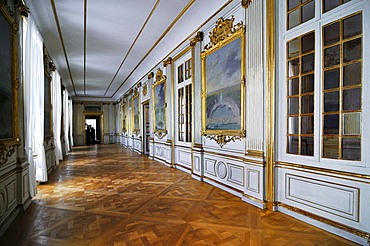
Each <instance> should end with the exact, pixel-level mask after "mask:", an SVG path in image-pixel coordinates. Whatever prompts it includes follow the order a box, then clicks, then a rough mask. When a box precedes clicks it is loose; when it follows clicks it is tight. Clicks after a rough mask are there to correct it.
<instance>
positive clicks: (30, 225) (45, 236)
mask: <svg viewBox="0 0 370 246" xmlns="http://www.w3.org/2000/svg"><path fill="white" fill-rule="evenodd" d="M0 245H2V246H5V245H11V246H15V245H22V246H26V245H28V246H31V245H32V246H45V245H52V246H54V245H56V246H59V245H63V246H64V245H68V246H80V245H92V246H94V245H96V246H101V245H115V246H121V245H125V246H131V245H164V246H172V245H207V246H209V245H252V246H257V245H273V246H281V245H297V246H303V245H305V246H311V245H331V246H344V245H356V244H354V243H352V242H350V241H347V240H345V239H343V238H340V237H338V236H336V235H333V234H330V233H328V232H325V231H322V230H319V229H317V228H315V227H313V226H311V225H308V224H306V223H303V222H301V221H298V220H296V219H294V218H292V217H289V216H287V215H284V214H282V213H279V212H271V211H268V210H262V209H258V208H256V207H254V206H252V205H249V204H247V203H245V202H243V201H241V200H240V198H238V197H236V196H234V195H232V194H230V193H227V192H225V191H223V190H221V189H219V188H216V187H214V186H211V185H209V184H207V183H205V182H199V181H197V180H195V179H192V178H191V176H190V175H189V174H187V173H185V172H182V171H180V170H177V169H173V168H169V167H167V166H165V165H163V164H161V163H158V162H156V161H153V160H150V159H148V158H147V157H145V156H142V155H139V154H137V153H135V152H133V151H131V150H127V149H124V148H122V147H121V146H119V145H93V146H82V147H74V148H73V150H72V152H71V153H70V154H69V155H68V156H67V157H66V160H65V161H63V162H61V164H60V165H59V166H58V167H57V168H56V169H55V170H54V171H53V172H52V173H51V175H50V180H49V181H48V182H47V183H46V184H42V185H39V186H38V194H37V196H36V197H35V198H34V199H33V202H32V204H31V206H30V207H29V208H28V209H27V210H26V212H24V213H21V214H20V215H18V217H17V218H16V220H15V221H14V222H13V223H12V225H11V226H10V227H9V229H8V230H7V231H6V232H5V234H4V235H3V237H1V238H0Z"/></svg>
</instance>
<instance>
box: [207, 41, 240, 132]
mask: <svg viewBox="0 0 370 246" xmlns="http://www.w3.org/2000/svg"><path fill="white" fill-rule="evenodd" d="M241 42H242V41H241V38H240V37H239V38H237V39H235V40H233V41H232V42H230V43H228V44H226V45H225V46H223V47H221V48H219V49H217V50H215V51H214V52H212V53H211V54H209V55H208V56H207V57H206V58H205V73H206V86H205V89H206V101H205V103H206V112H205V113H206V117H205V120H206V130H241V64H242V63H241V59H242V58H241Z"/></svg>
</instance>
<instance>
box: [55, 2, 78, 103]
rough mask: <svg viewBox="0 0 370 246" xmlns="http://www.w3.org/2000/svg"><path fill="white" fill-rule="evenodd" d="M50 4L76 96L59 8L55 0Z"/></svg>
mask: <svg viewBox="0 0 370 246" xmlns="http://www.w3.org/2000/svg"><path fill="white" fill-rule="evenodd" d="M50 4H51V7H52V9H53V14H54V20H55V24H56V26H57V29H58V35H59V40H60V42H61V44H62V48H63V53H64V58H65V60H66V64H67V70H68V73H69V76H70V78H71V82H72V87H73V91H74V93H75V96H76V97H77V92H76V88H75V84H74V82H73V76H72V72H71V68H70V66H69V61H68V56H67V51H66V47H65V44H64V39H63V34H62V30H61V28H60V24H59V18H58V14H57V10H56V7H55V2H54V0H50Z"/></svg>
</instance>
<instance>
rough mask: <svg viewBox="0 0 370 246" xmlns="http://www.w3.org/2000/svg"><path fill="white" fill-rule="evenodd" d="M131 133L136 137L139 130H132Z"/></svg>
mask: <svg viewBox="0 0 370 246" xmlns="http://www.w3.org/2000/svg"><path fill="white" fill-rule="evenodd" d="M132 133H133V134H134V135H135V136H136V137H137V136H138V135H139V133H140V130H133V131H132Z"/></svg>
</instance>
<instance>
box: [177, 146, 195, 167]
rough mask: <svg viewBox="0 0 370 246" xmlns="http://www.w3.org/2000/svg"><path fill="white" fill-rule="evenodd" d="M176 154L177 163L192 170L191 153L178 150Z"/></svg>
mask: <svg viewBox="0 0 370 246" xmlns="http://www.w3.org/2000/svg"><path fill="white" fill-rule="evenodd" d="M176 153H177V156H176V157H175V158H176V160H177V163H178V164H182V165H185V166H186V167H189V168H191V152H188V151H183V150H179V149H178V150H177V151H176Z"/></svg>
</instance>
